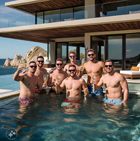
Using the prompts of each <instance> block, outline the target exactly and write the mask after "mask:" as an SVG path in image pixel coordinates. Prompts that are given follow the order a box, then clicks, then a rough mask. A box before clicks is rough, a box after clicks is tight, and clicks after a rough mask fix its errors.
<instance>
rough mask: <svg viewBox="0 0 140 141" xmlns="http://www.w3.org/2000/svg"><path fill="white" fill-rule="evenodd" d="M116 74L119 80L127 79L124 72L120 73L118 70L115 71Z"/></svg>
mask: <svg viewBox="0 0 140 141" xmlns="http://www.w3.org/2000/svg"><path fill="white" fill-rule="evenodd" d="M115 76H116V77H117V78H118V79H119V80H125V77H124V76H123V75H122V74H120V73H118V72H115Z"/></svg>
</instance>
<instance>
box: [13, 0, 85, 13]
mask: <svg viewBox="0 0 140 141" xmlns="http://www.w3.org/2000/svg"><path fill="white" fill-rule="evenodd" d="M83 5H84V0H50V1H43V2H41V1H40V2H38V3H32V4H26V5H24V4H22V5H17V6H11V7H12V8H15V9H18V10H21V11H25V12H27V13H36V12H42V11H45V10H53V9H60V8H67V7H74V6H83Z"/></svg>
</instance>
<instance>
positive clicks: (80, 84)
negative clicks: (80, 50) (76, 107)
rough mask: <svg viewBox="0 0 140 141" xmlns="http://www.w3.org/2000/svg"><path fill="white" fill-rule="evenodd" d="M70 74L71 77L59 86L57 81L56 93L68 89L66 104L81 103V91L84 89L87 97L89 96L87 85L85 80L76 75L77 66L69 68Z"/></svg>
mask: <svg viewBox="0 0 140 141" xmlns="http://www.w3.org/2000/svg"><path fill="white" fill-rule="evenodd" d="M68 71H69V74H70V77H67V78H66V79H64V81H63V82H62V83H61V84H59V83H58V82H57V81H56V83H55V85H56V92H58V93H59V92H60V91H62V90H63V89H64V87H66V99H65V100H64V102H77V103H80V102H81V91H82V89H83V90H84V92H85V95H84V96H85V97H86V96H88V91H87V90H86V89H87V84H86V82H85V80H84V79H82V78H80V77H78V76H77V75H76V66H75V65H70V66H69V69H68Z"/></svg>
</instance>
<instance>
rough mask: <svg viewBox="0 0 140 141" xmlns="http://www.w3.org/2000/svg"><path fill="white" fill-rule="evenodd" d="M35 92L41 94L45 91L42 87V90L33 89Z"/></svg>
mask: <svg viewBox="0 0 140 141" xmlns="http://www.w3.org/2000/svg"><path fill="white" fill-rule="evenodd" d="M35 93H38V94H43V93H46V90H45V89H43V90H41V91H40V90H38V89H35Z"/></svg>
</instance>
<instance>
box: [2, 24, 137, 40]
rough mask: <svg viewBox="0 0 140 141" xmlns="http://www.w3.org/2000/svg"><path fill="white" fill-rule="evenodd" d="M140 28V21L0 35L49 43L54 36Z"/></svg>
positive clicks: (64, 36)
mask: <svg viewBox="0 0 140 141" xmlns="http://www.w3.org/2000/svg"><path fill="white" fill-rule="evenodd" d="M134 29H140V21H133V22H122V23H110V24H102V25H100V24H99V25H88V26H75V27H67V28H66V27H65V28H55V29H54V28H53V29H42V30H36V29H35V30H32V31H26V30H23V31H21V30H20V31H18V32H6V33H0V37H7V38H13V39H20V40H27V41H34V42H41V43H47V42H49V41H51V40H53V39H54V38H67V37H84V34H85V33H89V32H103V31H121V30H134Z"/></svg>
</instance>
